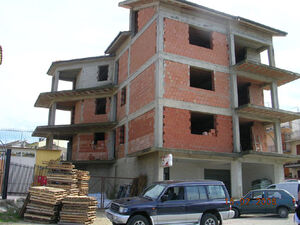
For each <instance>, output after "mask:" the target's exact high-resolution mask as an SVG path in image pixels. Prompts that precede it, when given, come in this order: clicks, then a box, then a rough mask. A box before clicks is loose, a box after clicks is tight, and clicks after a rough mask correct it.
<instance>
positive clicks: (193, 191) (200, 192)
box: [186, 186, 207, 200]
mask: <svg viewBox="0 0 300 225" xmlns="http://www.w3.org/2000/svg"><path fill="white" fill-rule="evenodd" d="M186 197H187V200H206V199H207V195H206V190H205V187H204V186H189V187H186Z"/></svg>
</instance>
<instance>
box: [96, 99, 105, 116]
mask: <svg viewBox="0 0 300 225" xmlns="http://www.w3.org/2000/svg"><path fill="white" fill-rule="evenodd" d="M95 114H96V115H100V114H106V98H97V99H96V111H95Z"/></svg>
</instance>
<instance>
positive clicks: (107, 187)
mask: <svg viewBox="0 0 300 225" xmlns="http://www.w3.org/2000/svg"><path fill="white" fill-rule="evenodd" d="M133 180H134V178H126V177H101V176H91V179H90V181H89V193H93V194H89V195H92V196H93V197H95V198H96V199H97V201H98V208H106V207H107V206H108V204H109V202H110V200H111V199H116V198H120V197H128V196H130V193H129V192H130V187H131V184H132V182H133Z"/></svg>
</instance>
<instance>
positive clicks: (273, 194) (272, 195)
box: [266, 191, 282, 199]
mask: <svg viewBox="0 0 300 225" xmlns="http://www.w3.org/2000/svg"><path fill="white" fill-rule="evenodd" d="M266 193H267V196H268V198H277V199H281V198H282V195H281V193H280V192H279V191H267V192H266Z"/></svg>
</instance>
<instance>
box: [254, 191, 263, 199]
mask: <svg viewBox="0 0 300 225" xmlns="http://www.w3.org/2000/svg"><path fill="white" fill-rule="evenodd" d="M263 194H264V192H263V191H253V192H252V199H257V198H263Z"/></svg>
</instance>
